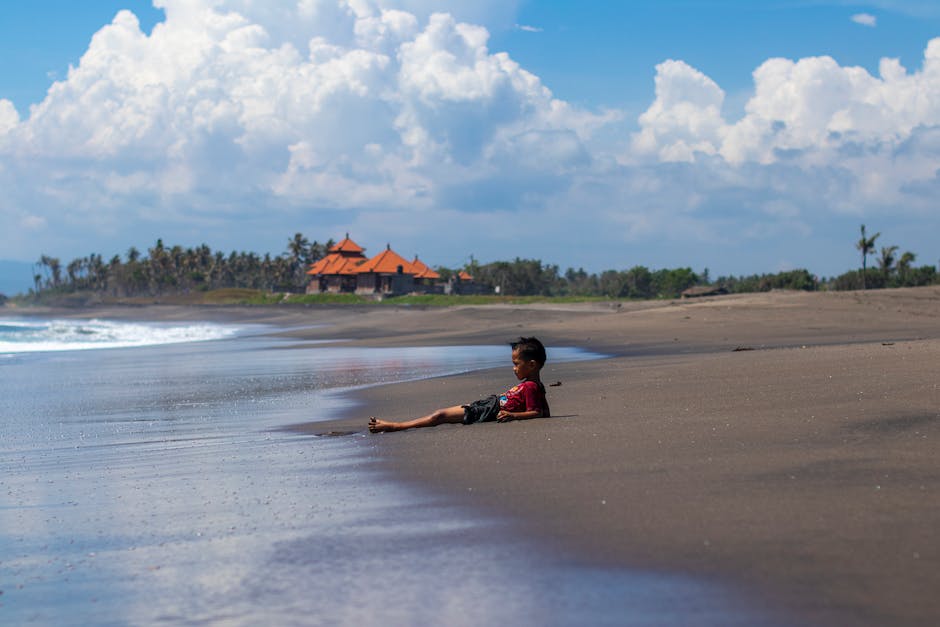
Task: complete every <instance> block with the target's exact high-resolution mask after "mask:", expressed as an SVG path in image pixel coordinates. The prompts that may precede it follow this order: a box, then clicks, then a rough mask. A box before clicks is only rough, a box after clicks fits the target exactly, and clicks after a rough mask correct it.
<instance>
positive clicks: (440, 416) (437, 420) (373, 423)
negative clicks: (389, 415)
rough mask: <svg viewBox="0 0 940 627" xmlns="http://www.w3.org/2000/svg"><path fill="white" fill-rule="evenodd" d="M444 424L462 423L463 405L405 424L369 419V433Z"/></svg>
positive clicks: (438, 411) (441, 410) (447, 408)
mask: <svg viewBox="0 0 940 627" xmlns="http://www.w3.org/2000/svg"><path fill="white" fill-rule="evenodd" d="M446 422H463V405H454V406H453V407H445V408H443V409H438V410H436V411H433V412H431V413H430V414H428V415H427V416H422V417H421V418H415V419H414V420H407V421H405V422H390V421H387V420H379V419H378V418H376V417H375V416H373V417H372V418H370V419H369V431H371V432H372V433H379V432H380V431H402V430H404V429H418V428H420V427H434V426H436V425H439V424H443V423H446Z"/></svg>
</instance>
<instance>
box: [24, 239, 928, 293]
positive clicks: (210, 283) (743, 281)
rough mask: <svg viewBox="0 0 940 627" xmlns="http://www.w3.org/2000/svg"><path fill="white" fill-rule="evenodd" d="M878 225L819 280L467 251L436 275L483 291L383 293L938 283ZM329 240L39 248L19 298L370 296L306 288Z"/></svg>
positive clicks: (804, 273) (803, 273)
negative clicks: (65, 255) (873, 264)
mask: <svg viewBox="0 0 940 627" xmlns="http://www.w3.org/2000/svg"><path fill="white" fill-rule="evenodd" d="M880 236H881V234H880V233H876V234H875V235H873V236H871V237H869V236H868V235H867V233H866V230H865V226H864V225H863V226H862V227H861V239H860V240H859V241H858V242H857V244H856V248H857V249H858V250H859V252H860V253H861V255H862V268H861V270H851V271H848V272H845V273H844V274H842V275H839V276H836V277H832V278H828V279H827V278H819V277H817V276H814V275H813V274H812V273H810V272H809V271H808V270H805V269H796V270H787V271H784V272H778V273H773V274H753V275H747V276H720V277H717V278H715V279H712V278H711V277H710V275H709V271H708V269H705V270H703V271H702V272H695V271H693V270H692V269H691V268H688V267H685V268H671V269H669V268H664V269H656V270H654V269H650V268H647V267H646V266H642V265H637V266H633V267H631V268H629V269H626V270H605V271H603V272H600V273H589V272H587V271H585V270H584V269H582V268H579V269H574V268H568V269H567V270H565V271H564V272H562V271H561V270H560V268H559V266H557V265H552V264H545V263H543V262H542V261H541V260H538V259H521V258H516V259H514V260H512V261H494V262H491V263H486V264H481V263H479V262H478V261H477V260H476V259H474V258H473V257H471V258H470V261H469V263H467V264H466V265H465V266H464V267H463V268H445V267H438V268H436V270H437V271H438V273H439V274H440V275H441V279H442V280H445V281H446V280H447V278H448V277H450V276H452V275H454V274H456V273H457V272H460V271H464V272H467V273H469V274H470V275H472V276H473V278H474V281H475V282H476V283H477V284H479V285H480V286H481V288H482V289H481V291H482V292H484V294H483V295H463V296H456V295H453V296H451V295H443V294H422V295H409V296H396V297H394V298H392V299H387V300H390V301H393V302H395V303H399V304H414V305H446V304H454V303H461V304H477V303H489V302H522V301H523V300H525V301H531V300H538V299H547V298H550V299H564V300H593V299H657V298H660V299H668V298H677V297H679V296H680V295H681V294H682V292H683V291H685V290H688V289H689V288H693V287H702V286H711V287H714V288H715V289H718V290H720V291H722V292H726V293H744V292H765V291H770V290H775V289H788V290H806V291H816V290H855V289H878V288H886V287H913V286H921V285H931V284H935V283H938V282H940V278H938V275H937V270H936V268H935V267H934V266H931V265H924V266H919V267H917V266H915V265H914V262H915V261H916V259H917V256H916V255H915V254H914V253H912V252H909V251H908V252H904V253H901V254H900V255H899V254H898V251H899V247H898V246H894V245H891V246H885V247H882V248H881V251H880V253H881V254H880V257H879V258H878V267H877V268H869V267H868V263H867V259H868V257H869V256H871V255H874V254H875V252H876V247H875V244H876V240H877V239H878V238H879V237H880ZM333 244H334V242H333V240H327V241H326V242H324V243H320V242H318V241H317V240H314V241H310V240H309V239H308V238H306V237H304V236H303V235H302V234H300V233H296V234H295V235H294V236H293V237H292V238H290V239H289V240H288V242H287V246H286V248H285V251H284V253H282V254H280V255H277V256H272V255H270V254H264V255H259V254H257V253H253V252H237V251H232V252H231V253H229V254H225V253H223V252H221V251H213V250H212V249H211V248H210V247H209V246H208V245H206V244H203V245H201V246H198V247H195V248H184V247H182V246H179V245H173V246H166V245H165V244H164V243H163V241H162V240H159V239H158V240H157V241H156V243H155V244H154V245H153V246H152V247H150V248H149V249H147V251H146V253H142V252H141V251H139V250H137V249H136V248H134V247H131V248H130V249H128V250H127V252H126V254H125V255H124V256H123V257H122V256H121V255H114V256H112V257H111V258H110V259H107V260H105V259H104V257H102V256H101V255H99V254H94V253H93V254H90V255H88V256H87V257H81V258H77V259H73V260H72V261H70V262H68V263H66V264H63V263H62V262H61V261H60V260H59V259H58V258H55V257H51V256H48V255H42V256H41V257H40V258H39V261H38V263H37V264H36V265H35V266H34V268H35V271H34V273H33V288H32V289H31V290H30V291H29V293H28V294H26V295H22V296H20V297H18V298H19V299H20V300H24V301H28V302H52V301H55V302H60V303H61V302H75V303H76V304H77V303H80V302H91V301H99V302H100V301H103V300H124V301H128V302H134V301H141V302H144V301H146V302H153V300H154V299H167V298H171V297H172V299H173V300H174V301H176V302H192V303H209V302H211V303H215V304H227V303H246V304H269V303H281V302H291V303H303V304H318V303H320V304H356V303H373V302H375V299H374V298H370V297H368V296H359V295H356V294H326V293H324V294H305V291H306V287H307V284H308V283H309V279H310V277H309V276H308V275H307V274H306V271H307V269H308V268H309V267H310V264H312V263H314V262H316V261H317V260H318V259H321V258H322V257H324V255H326V253H327V251H328V250H329V248H330V247H331V246H333Z"/></svg>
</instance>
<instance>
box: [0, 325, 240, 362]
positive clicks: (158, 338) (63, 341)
mask: <svg viewBox="0 0 940 627" xmlns="http://www.w3.org/2000/svg"><path fill="white" fill-rule="evenodd" d="M237 332H238V328H237V327H234V326H228V325H220V324H212V323H205V322H194V323H189V324H168V323H156V322H119V321H114V320H41V319H24V318H18V319H0V353H8V354H9V353H35V352H45V351H72V350H89V349H96V348H128V347H134V346H153V345H158V344H179V343H181V342H203V341H206V340H217V339H222V338H226V337H231V336H233V335H235V333H237Z"/></svg>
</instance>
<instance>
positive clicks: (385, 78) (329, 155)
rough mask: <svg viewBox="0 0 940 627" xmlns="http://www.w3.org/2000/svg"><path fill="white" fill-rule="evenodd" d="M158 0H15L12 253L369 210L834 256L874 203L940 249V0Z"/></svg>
mask: <svg viewBox="0 0 940 627" xmlns="http://www.w3.org/2000/svg"><path fill="white" fill-rule="evenodd" d="M156 4H157V7H154V5H153V4H152V3H151V2H148V1H144V0H137V1H130V0H127V1H120V0H96V1H95V2H92V3H76V2H69V1H65V0H36V1H34V2H30V3H8V5H5V6H4V7H3V8H2V9H0V11H2V19H0V185H2V186H3V188H4V189H5V190H6V191H5V194H4V198H3V199H2V200H0V219H2V220H3V222H4V224H5V228H4V229H3V233H2V234H0V247H2V249H0V258H5V259H12V260H20V261H33V260H35V259H36V258H38V257H39V255H40V254H50V255H53V256H58V257H61V258H62V259H71V258H73V257H77V256H81V255H85V254H88V253H90V252H98V253H102V254H104V255H105V256H106V257H107V256H110V255H112V254H115V253H123V252H125V251H126V250H127V248H128V247H130V246H132V245H133V246H136V247H138V248H141V249H146V248H147V247H148V246H150V245H152V243H153V242H154V241H155V240H156V239H157V238H158V237H160V238H163V239H164V241H167V242H171V243H180V244H182V245H184V246H188V245H197V244H200V243H203V242H205V243H208V244H209V245H210V246H212V247H213V248H216V249H222V250H232V249H239V250H255V251H258V252H268V251H270V252H273V253H278V252H281V251H282V250H283V249H284V247H285V245H286V242H287V239H288V238H289V237H290V235H292V234H293V233H294V232H296V231H301V232H303V233H305V234H306V235H307V236H308V237H311V238H316V239H321V240H324V239H327V238H330V237H333V238H339V237H342V235H343V234H344V233H346V232H350V234H351V235H352V236H353V238H354V239H356V240H357V241H358V242H359V243H360V244H362V245H364V246H366V247H367V249H368V250H367V252H378V251H379V250H381V249H382V248H383V247H384V245H385V244H386V242H391V244H392V246H393V247H394V248H395V249H396V250H398V252H400V253H402V254H403V255H406V256H411V255H414V254H419V255H420V256H421V257H422V259H424V260H425V261H427V262H428V263H430V264H431V265H446V266H459V265H461V264H462V263H464V262H466V261H467V260H468V259H469V256H470V255H471V254H472V255H474V256H475V257H476V258H477V259H478V260H481V261H484V262H485V261H491V260H496V259H509V258H513V257H516V256H521V257H530V258H539V259H542V260H543V261H545V262H549V263H555V264H558V265H560V266H561V267H562V268H565V267H568V266H573V267H579V266H583V267H585V268H586V269H588V270H592V271H600V270H604V269H607V268H628V267H631V266H633V265H647V266H650V267H654V268H659V267H677V266H691V267H692V268H693V269H696V270H701V269H703V268H706V267H707V268H709V269H710V271H711V274H712V276H716V275H719V274H742V273H753V272H775V271H778V270H785V269H790V268H797V267H806V268H808V269H810V270H811V271H813V272H815V273H817V274H820V275H825V276H830V275H833V274H838V273H841V272H844V271H846V270H848V269H851V268H853V267H855V266H856V265H857V264H858V262H859V260H858V259H857V254H856V252H855V250H854V248H853V243H854V241H855V240H857V239H858V226H859V224H861V223H866V224H867V225H868V228H869V230H870V231H873V232H874V231H881V232H882V239H881V240H880V242H879V243H883V244H885V245H887V244H897V245H898V246H900V247H901V250H902V251H903V250H910V251H913V252H915V253H916V254H917V255H918V260H917V262H918V263H936V261H937V259H938V257H940V250H938V249H937V245H936V243H935V242H936V237H935V234H936V233H937V232H938V230H937V228H938V226H940V211H938V209H937V208H936V206H935V205H934V203H933V198H934V197H936V193H937V191H940V190H938V187H940V177H938V175H937V172H938V171H940V140H938V139H937V137H938V136H940V104H937V105H934V104H932V103H933V102H935V101H936V100H938V98H934V96H940V41H938V42H937V44H936V48H935V52H936V54H935V57H936V61H935V62H934V63H933V64H932V65H931V63H930V62H929V61H928V62H925V54H927V53H926V51H927V50H928V46H929V44H930V42H931V41H932V40H933V39H934V38H935V37H938V36H940V8H936V7H935V4H936V3H934V2H925V1H918V0H913V1H909V2H903V1H891V0H881V1H879V2H869V3H864V2H860V3H850V2H838V1H830V2H824V1H812V0H802V1H798V0H789V1H788V0H780V1H768V2H754V1H751V2H745V1H735V0H724V1H722V0H714V1H711V0H701V1H697V2H696V1H691V0H686V1H679V0H662V1H659V2H628V1H624V2H593V3H575V2H560V1H547V0H546V1H539V0H530V1H518V2H511V1H505V0H504V1H501V2H497V1H496V0H475V1H467V2H458V1H451V2H431V1H430V0H371V1H369V2H361V3H358V4H356V5H355V6H347V5H345V4H344V3H342V2H340V3H337V2H335V0H329V1H327V0H319V1H315V2H312V3H311V2H304V3H300V2H298V1H297V0H267V1H265V2H260V1H259V0H213V1H210V0H157V2H156ZM311 7H312V8H311ZM432 8H433V9H434V10H437V11H445V12H447V13H448V15H447V16H443V15H437V16H435V17H432V15H431V13H432ZM124 9H127V10H129V11H130V12H131V13H132V14H133V16H132V15H131V13H119V11H122V10H124ZM135 18H136V19H135ZM96 33H97V35H96ZM93 37H94V40H93V39H92V38H93ZM311 41H313V44H311ZM927 56H928V57H930V58H931V59H933V58H934V56H932V55H931V54H927ZM884 59H897V60H898V61H899V63H900V66H897V65H896V64H894V63H893V62H885V61H883V60H884ZM69 68H72V71H71V73H70V72H69Z"/></svg>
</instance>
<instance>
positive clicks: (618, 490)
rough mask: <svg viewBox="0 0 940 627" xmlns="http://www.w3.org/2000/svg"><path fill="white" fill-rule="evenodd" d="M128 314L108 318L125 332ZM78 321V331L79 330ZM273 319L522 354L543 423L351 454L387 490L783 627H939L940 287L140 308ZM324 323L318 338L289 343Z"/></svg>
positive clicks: (363, 341)
mask: <svg viewBox="0 0 940 627" xmlns="http://www.w3.org/2000/svg"><path fill="white" fill-rule="evenodd" d="M122 312H123V313H122ZM80 315H89V314H88V313H87V312H83V313H81V314H80ZM94 315H97V316H99V317H109V316H115V315H117V316H120V315H125V316H138V317H141V318H150V319H153V318H154V317H165V318H168V319H181V318H189V317H191V318H193V319H195V318H198V319H206V318H207V316H211V317H213V318H215V317H217V316H218V317H220V318H223V319H240V320H247V321H251V320H257V321H263V320H264V319H274V318H276V319H277V320H276V321H277V323H278V324H281V325H287V326H290V325H292V324H294V323H295V322H296V326H297V327H298V328H297V329H295V330H293V331H288V332H286V335H288V336H291V337H296V338H297V339H329V338H336V337H342V338H346V339H348V340H350V341H349V342H347V344H352V345H367V346H422V345H424V346H426V345H454V344H478V343H479V344H493V343H499V342H504V341H507V340H510V339H512V338H513V337H515V336H518V335H519V334H535V335H538V336H539V337H541V338H542V339H543V340H545V342H546V344H547V345H548V346H549V358H551V347H552V346H562V345H564V346H579V347H582V348H587V349H592V350H596V351H601V352H605V353H607V354H609V355H611V357H610V358H608V359H603V360H598V361H593V362H574V363H565V364H553V363H551V362H550V363H549V364H548V365H547V366H546V368H545V370H544V371H543V380H544V381H545V382H546V383H554V382H561V384H562V385H561V386H559V387H550V388H549V400H550V402H551V405H552V410H553V414H554V417H553V418H551V419H541V420H534V421H527V422H517V423H508V424H485V425H474V426H473V427H463V426H460V425H447V426H441V427H437V428H434V429H424V430H417V431H412V432H406V433H393V434H380V435H375V436H370V437H368V438H364V439H363V440H362V442H363V443H364V444H363V445H364V446H367V447H370V451H371V454H372V455H373V456H374V458H375V459H376V461H377V463H378V464H379V465H380V466H381V467H382V468H384V469H385V471H386V472H387V473H389V475H390V476H392V477H394V478H397V479H399V480H400V481H403V482H405V483H413V484H416V485H418V486H419V487H421V488H422V489H426V490H430V491H432V492H436V493H439V494H440V495H442V496H444V497H446V498H447V499H448V500H450V501H452V502H454V503H457V504H460V505H467V506H471V507H474V508H477V509H478V510H479V511H485V512H493V513H496V514H498V515H505V516H509V517H510V518H512V519H513V520H515V521H516V522H517V525H518V526H517V527H516V528H517V529H519V530H520V533H524V534H525V535H526V536H527V537H529V538H535V539H537V540H538V541H540V542H541V543H542V545H543V546H546V547H550V550H551V551H556V552H559V553H561V554H565V555H569V556H570V558H571V559H572V560H578V561H584V562H587V563H593V564H596V565H598V566H605V565H609V566H618V567H627V568H641V569H649V570H653V571H661V572H669V573H682V574H689V575H693V576H700V577H705V578H709V579H713V580H715V581H722V582H727V583H729V584H731V585H733V586H737V587H738V588H739V589H741V590H744V591H746V592H747V593H748V594H749V595H751V597H752V598H755V599H759V600H761V601H762V602H764V603H766V604H767V605H768V608H769V611H770V612H771V613H772V614H775V615H777V616H778V617H783V618H785V619H786V620H787V621H790V620H792V621H799V622H801V623H813V624H822V625H846V624H859V625H866V624H870V625H886V624H892V625H901V624H903V625H928V624H931V625H932V624H936V623H937V621H938V620H940V599H938V597H937V595H936V594H935V591H936V590H937V589H940V535H938V532H937V529H940V498H938V494H937V492H938V489H940V481H938V480H940V461H938V459H940V456H938V453H940V390H938V377H937V374H936V373H937V370H938V365H940V288H920V289H910V290H885V291H872V292H866V293H857V292H856V293H837V294H802V293H771V294H763V295H747V296H727V297H719V298H713V299H707V300H689V301H681V302H679V301H677V302H670V303H662V302H656V303H627V304H622V305H620V306H617V305H608V304H586V305H574V306H566V307H557V306H530V307H509V306H506V307H502V306H500V307H493V306H491V307H482V308H480V307H467V308H450V309H418V308H396V309H389V308H368V307H365V308H336V309H323V308H308V309H294V308H290V309H287V308H285V309H281V308H278V309H269V308H264V309H250V308H248V309H237V308H224V309H223V308H216V309H212V308H195V311H194V310H193V309H189V308H159V307H158V308H146V309H145V310H121V309H120V308H119V309H118V310H115V311H110V312H109V311H101V310H98V311H96V312H95V313H94ZM317 322H330V323H331V325H332V326H330V327H313V328H299V327H301V326H305V325H309V324H311V323H317ZM508 363H509V360H508V350H507V367H506V368H505V369H502V370H492V371H487V372H478V373H473V374H468V375H461V376H456V377H448V378H438V379H429V380H424V381H419V382H414V383H407V384H398V385H393V386H383V387H375V388H370V389H367V390H364V391H362V392H360V393H358V394H357V397H356V398H357V401H358V402H359V406H358V408H357V409H356V410H355V411H354V412H351V413H352V414H354V415H347V416H342V417H339V418H337V420H335V421H331V422H329V423H322V422H321V423H316V424H310V425H306V426H304V427H301V429H303V430H306V431H307V432H313V433H325V432H329V431H339V432H344V431H358V432H362V431H364V429H365V421H366V419H367V417H368V416H369V415H370V414H376V415H379V416H381V417H383V418H388V419H406V418H411V417H414V416H416V415H418V414H421V413H424V412H426V411H428V410H431V409H434V408H435V407H438V406H444V405H451V404H455V403H461V402H464V401H467V400H472V399H474V398H477V397H479V396H481V395H484V394H487V393H491V392H493V391H494V390H496V389H500V388H505V387H508V385H510V384H511V383H512V373H511V371H510V369H509V366H508Z"/></svg>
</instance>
